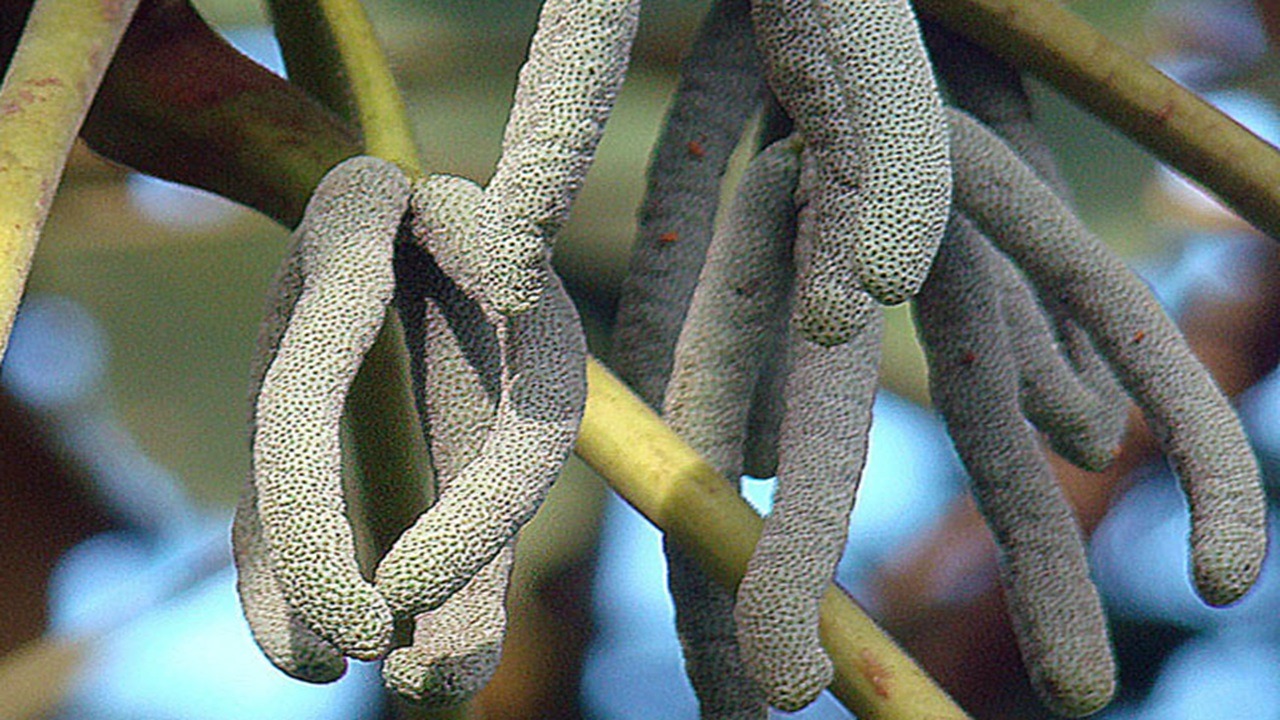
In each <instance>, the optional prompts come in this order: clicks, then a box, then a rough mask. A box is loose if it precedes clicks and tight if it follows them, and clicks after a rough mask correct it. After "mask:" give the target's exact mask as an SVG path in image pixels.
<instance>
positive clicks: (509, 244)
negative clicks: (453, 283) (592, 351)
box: [476, 0, 640, 315]
mask: <svg viewBox="0 0 1280 720" xmlns="http://www.w3.org/2000/svg"><path fill="white" fill-rule="evenodd" d="M639 15H640V2H639V0H547V2H546V4H544V5H543V6H542V14H541V15H540V17H539V19H538V29H537V31H536V32H535V33H534V36H533V41H532V42H531V44H530V46H529V57H528V60H527V61H526V62H525V65H524V67H523V68H521V70H520V77H519V80H518V82H517V85H516V92H515V99H514V101H513V103H512V107H511V114H510V117H509V118H508V120H507V128H506V132H505V134H504V135H503V139H502V155H501V157H500V158H499V160H498V167H497V169H496V170H495V171H494V174H493V178H492V179H491V180H490V181H489V184H488V186H487V187H486V188H485V191H484V197H483V199H482V200H481V203H480V208H479V211H478V214H477V218H476V232H477V233H478V234H479V236H480V238H481V240H482V242H481V244H482V245H484V246H485V247H486V249H487V252H486V254H485V255H484V256H482V258H481V263H480V265H479V266H478V267H477V271H478V273H479V275H480V278H481V284H482V285H483V286H484V293H485V294H486V296H487V297H488V298H489V301H490V302H491V303H492V304H493V307H494V308H495V309H496V310H498V311H499V312H501V313H503V314H506V315H512V314H519V313H523V312H527V311H529V310H530V309H532V308H533V307H534V305H536V304H537V298H538V294H539V293H540V292H541V289H542V287H543V286H545V285H546V283H547V282H548V281H547V277H546V275H547V273H548V272H550V267H549V266H548V265H547V262H546V259H547V254H548V252H549V250H550V247H551V242H552V241H553V240H554V239H555V235H556V233H558V232H559V230H560V227H561V226H562V225H563V224H564V222H565V220H567V219H568V216H569V207H570V205H572V204H573V200H574V197H575V196H577V194H578V190H579V189H580V188H581V187H582V184H583V182H584V181H585V180H586V176H587V170H589V169H590V167H591V162H592V160H593V159H594V158H595V151H596V146H597V145H598V144H599V142H600V137H601V136H602V135H603V134H604V126H605V122H606V121H607V120H608V119H609V113H610V112H611V111H612V109H613V102H614V99H615V98H616V97H617V95H618V90H619V89H620V88H621V87H622V79H623V77H624V76H625V75H626V71H627V61H628V59H629V58H630V55H631V42H632V40H633V39H634V38H635V33H636V27H637V25H638V23H639Z"/></svg>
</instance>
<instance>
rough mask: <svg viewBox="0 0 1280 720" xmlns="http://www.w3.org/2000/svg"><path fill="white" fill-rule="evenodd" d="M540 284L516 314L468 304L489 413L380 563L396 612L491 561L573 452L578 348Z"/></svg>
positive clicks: (431, 604) (569, 319)
mask: <svg viewBox="0 0 1280 720" xmlns="http://www.w3.org/2000/svg"><path fill="white" fill-rule="evenodd" d="M543 277H545V278H547V281H548V285H547V286H546V288H544V290H545V292H542V293H539V295H540V300H539V301H538V303H537V304H536V305H535V306H534V307H533V309H531V310H530V311H529V312H527V313H524V314H522V315H519V316H516V317H507V316H504V315H502V314H501V313H499V312H496V311H494V310H493V308H492V306H491V305H490V304H489V299H488V297H486V296H478V297H473V299H475V300H476V301H477V302H479V303H480V306H481V308H482V309H483V310H484V313H485V316H486V318H487V320H488V322H489V324H490V325H491V326H492V327H493V328H494V331H495V334H496V336H497V343H498V349H499V355H498V356H499V358H501V373H500V383H499V384H500V388H501V392H500V396H499V400H498V406H497V414H496V415H495V416H494V418H493V421H492V422H493V427H492V430H490V432H489V434H488V435H487V436H486V437H485V439H484V444H483V447H482V449H481V451H480V454H479V456H478V457H476V458H475V459H474V460H473V461H471V462H469V463H467V464H466V465H465V466H464V467H463V468H462V469H461V470H460V471H459V472H458V473H457V474H456V475H455V476H454V477H453V479H452V480H451V481H450V482H449V486H448V488H447V492H444V493H442V494H441V496H440V498H439V499H438V500H437V501H436V503H435V505H434V506H432V508H431V509H430V510H428V511H427V512H426V513H425V514H423V516H422V517H421V518H419V519H418V521H417V522H416V523H414V525H413V526H412V527H410V528H409V529H408V530H407V531H405V533H404V534H403V535H402V536H401V537H400V539H399V540H397V541H396V543H395V544H394V545H393V546H392V548H391V549H390V550H389V551H388V552H387V554H386V556H385V557H384V558H383V559H382V562H381V563H380V564H379V566H378V570H377V573H376V584H377V587H378V589H379V590H380V591H381V592H382V593H383V595H384V596H385V597H386V598H387V600H388V602H390V603H391V606H392V608H394V609H395V610H396V612H397V613H400V614H418V613H421V612H424V611H427V610H431V609H434V608H437V607H439V606H440V605H441V604H443V603H444V602H445V600H447V599H448V598H449V597H450V596H451V595H453V594H454V593H455V592H457V591H458V590H460V589H461V588H462V587H463V586H464V585H466V584H467V582H468V581H469V580H470V579H471V578H472V576H474V575H475V574H476V573H477V572H478V571H479V570H480V569H481V568H483V567H484V566H486V565H488V564H489V563H490V562H491V561H493V559H494V558H495V557H496V556H497V555H498V554H499V553H500V552H501V551H502V550H503V548H505V547H506V546H507V545H508V544H509V543H510V542H511V540H512V539H513V538H514V537H515V534H516V532H517V531H518V530H519V529H520V528H521V527H523V526H524V524H525V523H527V522H528V521H529V520H530V519H531V518H532V516H533V514H534V512H536V511H537V509H538V507H539V505H540V504H541V503H542V500H543V498H544V497H545V496H546V493H547V490H548V489H549V488H550V486H551V483H552V482H553V481H554V480H555V478H556V476H557V475H558V474H559V472H560V468H561V467H562V465H563V464H564V461H565V460H566V459H567V457H568V455H569V452H570V451H571V450H572V449H573V442H574V440H575V439H576V437H577V431H578V425H579V423H580V422H581V420H582V413H583V409H584V407H585V403H586V392H587V390H586V342H585V340H584V338H583V335H582V328H581V325H580V324H579V322H578V315H577V311H576V310H575V309H574V307H573V304H572V302H571V301H570V300H569V297H568V295H566V294H565V292H564V289H563V287H562V286H561V285H560V281H559V279H558V278H557V277H556V276H555V274H554V273H553V272H552V271H551V270H550V268H549V267H548V268H545V273H544V274H543ZM432 432H433V433H434V432H436V430H435V429H434V428H433V429H432Z"/></svg>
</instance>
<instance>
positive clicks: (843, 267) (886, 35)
mask: <svg viewBox="0 0 1280 720" xmlns="http://www.w3.org/2000/svg"><path fill="white" fill-rule="evenodd" d="M753 15H754V18H755V23H756V32H757V35H758V36H759V38H760V45H761V50H762V52H763V54H764V57H765V61H766V69H767V74H768V77H769V82H770V85H771V87H772V88H773V91H774V93H775V94H776V95H777V97H778V100H779V101H780V102H781V103H782V105H783V106H784V107H785V108H786V109H787V111H788V113H789V114H790V115H791V117H792V118H794V119H795V121H796V124H797V126H798V127H799V128H800V130H801V132H802V133H803V135H804V137H805V141H806V143H807V144H808V145H809V146H810V147H811V148H812V151H813V154H814V156H815V158H816V159H817V162H818V176H819V178H820V185H819V188H818V190H817V194H816V196H815V198H814V202H815V203H816V205H817V210H816V212H817V223H818V235H817V238H816V240H815V243H816V244H815V246H814V260H813V263H814V266H813V271H812V272H811V273H809V275H808V276H807V277H806V279H804V280H802V281H801V283H800V285H799V288H798V292H797V303H798V309H799V312H798V313H797V315H796V318H797V321H798V322H799V324H800V328H801V330H802V331H803V332H804V333H805V334H806V335H807V336H808V337H810V338H812V339H813V340H814V341H815V342H819V343H822V344H824V345H832V344H837V343H840V342H843V341H844V340H845V339H846V338H847V337H848V336H849V335H850V334H851V333H852V328H854V327H856V326H857V324H858V320H857V317H856V315H857V302H856V300H854V299H853V298H856V297H857V292H855V291H856V290H857V289H858V288H859V287H861V288H864V289H865V290H867V291H868V292H870V293H871V294H872V295H873V296H874V297H876V299H878V300H880V301H881V302H884V303H888V304H892V303H898V302H902V301H903V300H906V299H907V298H909V297H910V296H911V295H912V294H913V293H914V292H915V291H916V289H918V288H919V285H920V283H921V282H923V281H924V277H925V275H926V274H927V273H928V268H929V262H930V261H931V260H932V258H933V254H934V253H935V252H936V250H937V245H938V241H939V240H940V239H941V237H942V230H943V227H944V226H945V223H946V218H947V212H948V207H949V203H950V194H951V190H950V182H951V179H950V171H949V170H948V159H947V151H946V147H947V134H946V125H945V123H944V122H943V118H942V110H941V100H940V99H939V97H938V91H937V86H936V83H935V82H934V80H933V74H932V70H931V69H930V67H929V63H928V58H927V57H926V55H925V52H924V46H923V42H922V41H921V38H920V33H919V29H918V27H917V26H916V22H915V17H914V14H913V13H912V11H911V9H910V7H909V6H908V5H907V4H906V3H905V2H901V1H900V0H877V1H876V2H870V3H868V2H860V3H852V2H826V3H817V4H813V3H809V2H807V0H757V2H755V3H754V11H753Z"/></svg>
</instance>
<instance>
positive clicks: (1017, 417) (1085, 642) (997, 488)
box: [914, 215, 1116, 717]
mask: <svg viewBox="0 0 1280 720" xmlns="http://www.w3.org/2000/svg"><path fill="white" fill-rule="evenodd" d="M996 272H998V270H997V263H996V258H995V257H994V251H993V250H992V249H991V248H990V246H989V245H988V244H987V242H986V240H985V239H984V238H983V237H982V236H981V234H980V233H978V231H977V230H976V229H974V227H973V226H972V225H970V224H969V222H968V221H967V220H966V219H964V218H963V217H962V216H960V215H955V216H953V219H952V222H951V224H950V228H949V230H948V233H947V237H946V239H945V240H944V241H943V245H942V249H941V251H940V252H939V254H938V258H937V260H936V261H935V263H934V267H933V272H932V273H931V274H930V276H929V279H928V281H927V282H926V283H925V286H924V288H923V289H922V290H921V292H920V294H919V295H918V296H917V297H916V301H915V305H914V310H915V317H916V322H917V326H918V328H919V331H920V336H921V340H922V342H923V344H924V347H925V355H926V358H927V359H928V364H929V391H930V395H931V397H932V399H933V402H934V405H935V406H936V407H937V408H938V410H939V412H941V414H942V417H943V419H944V420H945V421H946V425H947V432H948V434H950V436H951V439H952V442H953V443H954V445H955V447H956V451H957V452H958V454H959V455H960V459H961V460H962V461H963V463H964V466H965V469H966V470H968V472H969V476H970V478H971V480H972V483H973V492H974V496H975V498H976V500H977V503H978V508H979V510H981V512H982V514H983V516H984V517H985V518H986V519H987V523H988V525H989V526H990V527H991V530H992V534H993V535H994V536H995V540H996V546H997V548H998V550H999V557H1000V575H1001V580H1002V582H1003V584H1004V586H1005V591H1006V592H1005V596H1006V599H1007V605H1008V608H1009V614H1010V617H1011V618H1012V619H1013V626H1014V630H1015V634H1016V635H1017V638H1018V646H1019V648H1020V650H1021V651H1022V656H1023V660H1024V662H1025V663H1026V665H1027V668H1028V670H1029V671H1030V673H1031V678H1032V681H1033V684H1034V685H1035V686H1036V688H1037V689H1038V690H1039V691H1040V694H1041V696H1042V698H1043V699H1044V700H1045V701H1046V702H1047V703H1048V704H1049V705H1050V706H1051V707H1052V708H1054V709H1055V710H1056V711H1058V712H1060V713H1062V714H1064V715H1068V716H1073V717H1074V716H1080V715H1086V714H1089V713H1092V712H1095V711H1097V710H1099V709H1101V708H1102V707H1103V706H1105V705H1106V704H1107V703H1108V702H1109V701H1110V699H1111V697H1112V695H1113V694H1114V691H1115V672H1116V670H1115V661H1114V659H1113V657H1112V654H1111V645H1110V640H1109V638H1108V635H1107V627H1106V621H1105V618H1104V616H1103V612H1102V604H1101V601H1100V599H1099V597H1098V593H1097V590H1096V589H1095V588H1094V586H1093V583H1092V581H1091V580H1090V579H1089V568H1088V564H1087V559H1086V555H1085V549H1084V543H1083V540H1082V539H1081V536H1080V531H1079V528H1078V527H1077V526H1076V523H1075V518H1074V517H1073V516H1072V513H1071V506H1070V504H1068V502H1067V500H1066V498H1065V497H1064V496H1063V495H1062V492H1061V490H1060V489H1059V487H1058V485H1057V482H1056V480H1055V479H1054V477H1053V473H1052V471H1051V470H1050V469H1049V465H1048V462H1047V461H1046V460H1045V458H1044V455H1043V453H1042V452H1041V450H1040V447H1039V444H1038V442H1037V439H1036V436H1035V434H1034V433H1033V432H1032V430H1031V428H1030V427H1029V426H1028V425H1027V423H1026V421H1025V420H1024V419H1023V418H1022V415H1021V407H1020V400H1019V395H1020V389H1019V386H1020V379H1019V370H1018V362H1017V353H1016V351H1015V349H1014V348H1013V345H1012V343H1010V342H1009V337H1008V333H1007V331H1006V329H1005V327H1004V323H1003V322H1002V320H1001V314H1002V310H1001V301H1002V298H1001V292H1000V291H1001V288H1000V287H999V285H998V284H997V283H993V282H992V275H993V274H994V273H996Z"/></svg>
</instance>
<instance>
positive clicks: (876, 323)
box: [734, 180, 883, 711]
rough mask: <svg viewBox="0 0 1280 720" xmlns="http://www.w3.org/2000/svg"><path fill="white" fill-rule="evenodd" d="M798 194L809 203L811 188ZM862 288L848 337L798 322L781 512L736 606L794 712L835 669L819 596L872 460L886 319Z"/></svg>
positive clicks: (803, 223) (765, 534) (758, 673)
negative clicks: (815, 336)
mask: <svg viewBox="0 0 1280 720" xmlns="http://www.w3.org/2000/svg"><path fill="white" fill-rule="evenodd" d="M803 184H804V181H803V180H802V185H803ZM798 196H799V197H798V199H799V201H800V202H803V200H804V199H805V197H806V196H807V193H806V192H805V188H803V187H802V188H801V192H800V193H799V194H798ZM813 210H814V208H813V206H812V205H802V207H801V210H800V214H799V219H798V230H797V236H796V258H797V264H798V271H799V274H800V277H801V278H803V277H804V274H805V273H806V272H807V271H808V270H809V262H810V259H811V257H812V255H811V253H812V245H811V242H812V234H813V232H815V230H816V225H815V220H816V218H815V217H814V213H813ZM857 292H858V296H857V297H858V298H859V300H858V302H859V303H861V304H863V305H864V306H865V307H866V310H864V311H862V312H860V313H859V317H860V318H862V325H860V326H855V327H854V328H853V334H852V335H851V336H850V338H849V340H848V341H847V342H845V343H842V344H839V345H835V346H824V345H820V344H818V343H815V342H813V341H811V340H809V339H808V338H806V337H804V336H803V334H802V333H801V332H800V331H799V330H798V329H796V328H795V327H794V316H793V328H792V332H791V338H790V351H789V359H790V367H789V371H788V374H787V380H786V387H785V394H784V401H785V415H784V417H783V421H782V428H781V436H780V439H779V457H778V480H777V486H776V489H775V490H774V499H773V509H772V511H771V512H770V513H769V515H768V516H767V517H766V518H765V521H764V528H763V530H762V532H761V536H760V541H759V542H758V543H757V544H756V549H755V552H754V553H753V554H752V556H751V559H750V560H749V561H748V563H747V570H746V574H745V575H744V576H743V578H742V582H741V583H740V584H739V586H738V596H737V604H736V605H735V607H734V618H735V620H736V621H737V625H738V645H739V647H740V648H741V652H742V657H743V660H744V662H745V663H746V665H747V669H748V670H749V671H750V673H751V676H752V677H753V678H755V681H756V683H757V684H758V685H759V686H760V688H761V689H762V690H763V691H764V694H765V697H766V698H767V699H768V701H769V704H771V705H773V706H775V707H777V708H779V709H782V710H787V711H794V710H798V709H800V708H802V707H804V706H806V705H808V704H809V703H811V702H812V701H813V700H814V699H815V698H816V697H817V696H818V694H819V693H821V692H822V690H823V689H824V688H825V687H826V686H827V685H828V684H830V682H831V679H832V675H833V668H832V664H831V660H830V659H829V658H828V657H827V654H826V651H825V650H823V649H822V643H821V640H820V638H819V637H818V602H819V599H820V598H821V596H822V593H823V591H824V590H825V589H826V587H827V585H828V584H829V583H830V582H831V577H832V575H833V574H834V572H835V567H836V563H837V562H838V561H839V559H840V555H841V553H842V552H843V550H844V541H845V538H846V537H847V535H848V528H849V513H850V511H851V510H852V508H853V503H854V496H855V494H856V492H857V486H858V480H859V478H860V476H861V473H862V466H863V462H864V460H865V458H866V447H867V432H868V430H869V429H870V427H871V404H872V400H873V398H874V397H875V388H876V380H877V371H878V362H879V357H880V332H881V328H882V324H883V317H882V314H881V312H880V310H879V308H878V307H877V306H876V303H875V301H874V300H873V299H872V298H871V296H870V295H868V294H866V293H865V292H862V291H861V290H858V291H857Z"/></svg>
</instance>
